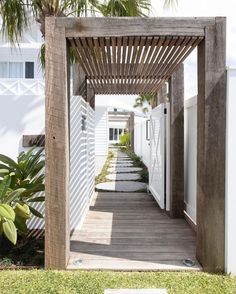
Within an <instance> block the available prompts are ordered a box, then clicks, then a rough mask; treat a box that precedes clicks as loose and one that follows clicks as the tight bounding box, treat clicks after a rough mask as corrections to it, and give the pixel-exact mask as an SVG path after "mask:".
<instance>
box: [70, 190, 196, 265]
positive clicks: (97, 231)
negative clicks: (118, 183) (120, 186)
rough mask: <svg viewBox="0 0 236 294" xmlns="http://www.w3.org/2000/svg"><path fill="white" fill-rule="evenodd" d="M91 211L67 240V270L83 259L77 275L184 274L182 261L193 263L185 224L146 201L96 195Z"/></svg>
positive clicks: (192, 240) (143, 197)
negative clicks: (108, 271)
mask: <svg viewBox="0 0 236 294" xmlns="http://www.w3.org/2000/svg"><path fill="white" fill-rule="evenodd" d="M148 203H149V204H150V205H149V206H147V204H148ZM145 204H146V207H145V212H143V213H141V211H142V209H143V206H144V205H145ZM127 205H128V206H129V209H130V211H129V212H128V213H125V210H126V209H127ZM91 206H92V207H91V208H93V210H91V208H90V211H89V212H88V214H87V216H86V219H85V221H84V223H83V225H82V228H81V229H80V230H77V231H74V232H73V234H72V236H71V252H70V262H69V264H68V268H75V267H74V266H73V261H74V260H76V259H81V260H82V264H81V266H79V268H80V269H97V270H98V269H112V270H119V269H121V270H161V269H169V270H175V269H182V270H188V268H187V267H186V266H184V265H183V263H182V261H183V259H185V258H187V257H188V258H192V259H194V260H195V233H194V232H193V231H192V230H191V228H190V227H189V226H188V225H187V223H186V222H185V220H184V219H178V220H175V219H171V218H169V217H168V216H167V215H166V214H164V213H163V212H162V211H161V210H160V208H159V206H158V205H157V203H156V201H154V199H153V198H152V197H151V196H150V195H147V194H145V193H115V194H114V193H97V195H95V197H94V199H93V201H92V204H91ZM194 268H195V270H199V269H200V266H199V264H198V263H196V266H195V267H194Z"/></svg>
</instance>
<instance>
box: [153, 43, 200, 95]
mask: <svg viewBox="0 0 236 294" xmlns="http://www.w3.org/2000/svg"><path fill="white" fill-rule="evenodd" d="M201 41H202V38H192V40H191V46H190V47H188V46H186V48H185V49H184V50H183V51H182V52H181V54H180V55H179V56H178V57H177V60H176V61H175V62H174V63H173V65H172V66H171V67H170V68H169V69H168V71H167V73H166V75H165V76H164V79H163V81H162V82H159V83H158V85H157V86H156V89H157V90H159V89H160V87H161V86H162V84H163V83H165V82H166V81H167V80H168V79H169V77H170V76H171V74H172V73H173V72H174V71H175V69H176V68H177V67H178V65H179V64H181V63H182V62H183V61H184V60H185V59H186V58H187V57H188V56H189V54H191V52H192V51H193V50H194V49H195V48H196V47H197V46H198V44H199V43H200V42H201ZM154 88H155V87H154ZM152 91H153V88H152Z"/></svg>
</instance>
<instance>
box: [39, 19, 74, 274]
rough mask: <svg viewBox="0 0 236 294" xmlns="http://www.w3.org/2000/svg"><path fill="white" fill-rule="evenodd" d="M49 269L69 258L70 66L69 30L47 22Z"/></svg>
mask: <svg viewBox="0 0 236 294" xmlns="http://www.w3.org/2000/svg"><path fill="white" fill-rule="evenodd" d="M45 39H46V66H45V68H46V108H45V113H46V123H45V124H46V131H45V134H46V140H45V151H46V168H45V175H46V177H45V194H46V197H45V198H46V201H45V210H46V211H45V267H46V268H56V269H65V268H66V266H67V262H68V258H69V245H70V244H69V233H70V228H69V123H68V109H69V103H68V101H69V81H68V80H69V67H68V65H69V62H68V51H69V50H68V47H67V42H66V38H65V28H58V27H57V26H56V25H55V18H51V17H50V18H47V19H46V37H45Z"/></svg>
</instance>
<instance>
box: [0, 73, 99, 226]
mask: <svg viewBox="0 0 236 294" xmlns="http://www.w3.org/2000/svg"><path fill="white" fill-rule="evenodd" d="M82 115H84V118H83V119H85V124H86V129H85V130H84V131H83V130H82V129H81V124H82V121H81V120H82ZM70 119H71V122H70V127H71V134H70V140H71V142H70V145H71V150H70V158H71V186H70V189H71V190H70V192H71V198H70V200H71V202H70V203H71V206H70V210H71V214H70V216H71V219H70V222H71V229H75V228H77V227H78V226H79V225H80V223H81V221H82V219H83V216H84V214H85V212H86V210H87V209H88V205H89V199H90V197H91V195H92V193H93V191H94V169H95V167H94V128H95V127H94V111H93V110H92V109H91V107H90V106H89V105H88V104H87V103H86V102H85V101H84V100H83V99H82V98H81V97H72V98H71V117H70ZM44 133H45V99H44V82H43V81H42V80H25V79H18V80H15V79H11V80H10V79H9V80H8V79H0V153H2V154H5V155H8V156H10V157H11V158H13V159H16V158H17V156H18V154H19V152H20V151H22V150H26V149H27V148H23V147H22V137H23V135H36V134H44ZM34 206H35V208H38V209H39V210H40V211H41V212H42V213H43V212H44V209H43V206H42V204H40V203H35V204H34ZM43 226H44V220H41V219H39V218H32V219H31V220H30V222H29V227H30V228H42V227H43Z"/></svg>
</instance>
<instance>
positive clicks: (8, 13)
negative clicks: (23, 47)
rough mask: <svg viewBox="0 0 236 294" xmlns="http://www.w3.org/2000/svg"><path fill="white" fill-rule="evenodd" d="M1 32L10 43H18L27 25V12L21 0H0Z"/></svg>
mask: <svg viewBox="0 0 236 294" xmlns="http://www.w3.org/2000/svg"><path fill="white" fill-rule="evenodd" d="M0 16H1V18H2V33H3V35H4V36H5V37H6V38H7V39H9V40H10V42H11V43H14V44H15V43H18V44H19V41H20V39H21V38H22V36H23V32H24V30H25V28H26V27H27V25H28V21H29V13H28V11H27V5H24V3H23V1H22V0H2V1H0Z"/></svg>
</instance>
